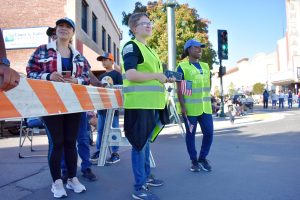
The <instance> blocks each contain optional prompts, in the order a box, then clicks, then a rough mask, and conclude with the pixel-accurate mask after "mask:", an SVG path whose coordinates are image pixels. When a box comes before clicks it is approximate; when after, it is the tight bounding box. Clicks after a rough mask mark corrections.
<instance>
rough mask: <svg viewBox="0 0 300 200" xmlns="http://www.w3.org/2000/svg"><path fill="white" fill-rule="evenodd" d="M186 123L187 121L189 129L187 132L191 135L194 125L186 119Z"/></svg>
mask: <svg viewBox="0 0 300 200" xmlns="http://www.w3.org/2000/svg"><path fill="white" fill-rule="evenodd" d="M186 121H187V125H188V127H189V131H190V133H192V131H193V129H194V125H193V124H192V123H191V122H190V120H189V119H188V118H187V117H186Z"/></svg>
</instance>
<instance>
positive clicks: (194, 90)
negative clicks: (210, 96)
mask: <svg viewBox="0 0 300 200" xmlns="http://www.w3.org/2000/svg"><path fill="white" fill-rule="evenodd" d="M175 91H176V92H177V89H176V90H175ZM201 92H210V87H204V88H193V90H192V93H201Z"/></svg>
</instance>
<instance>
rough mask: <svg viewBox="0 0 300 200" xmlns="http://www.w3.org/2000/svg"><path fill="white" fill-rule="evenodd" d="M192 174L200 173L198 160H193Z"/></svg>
mask: <svg viewBox="0 0 300 200" xmlns="http://www.w3.org/2000/svg"><path fill="white" fill-rule="evenodd" d="M190 170H191V171H192V172H200V166H199V163H198V161H197V160H192V164H191V168H190Z"/></svg>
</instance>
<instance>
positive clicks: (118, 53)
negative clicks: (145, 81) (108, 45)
mask: <svg viewBox="0 0 300 200" xmlns="http://www.w3.org/2000/svg"><path fill="white" fill-rule="evenodd" d="M117 64H118V65H120V50H119V48H117Z"/></svg>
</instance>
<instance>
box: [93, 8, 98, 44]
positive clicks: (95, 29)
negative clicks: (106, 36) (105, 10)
mask: <svg viewBox="0 0 300 200" xmlns="http://www.w3.org/2000/svg"><path fill="white" fill-rule="evenodd" d="M97 19H98V18H97V17H96V15H95V14H94V13H93V21H92V25H93V35H92V36H93V40H94V41H95V42H96V43H97Z"/></svg>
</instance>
